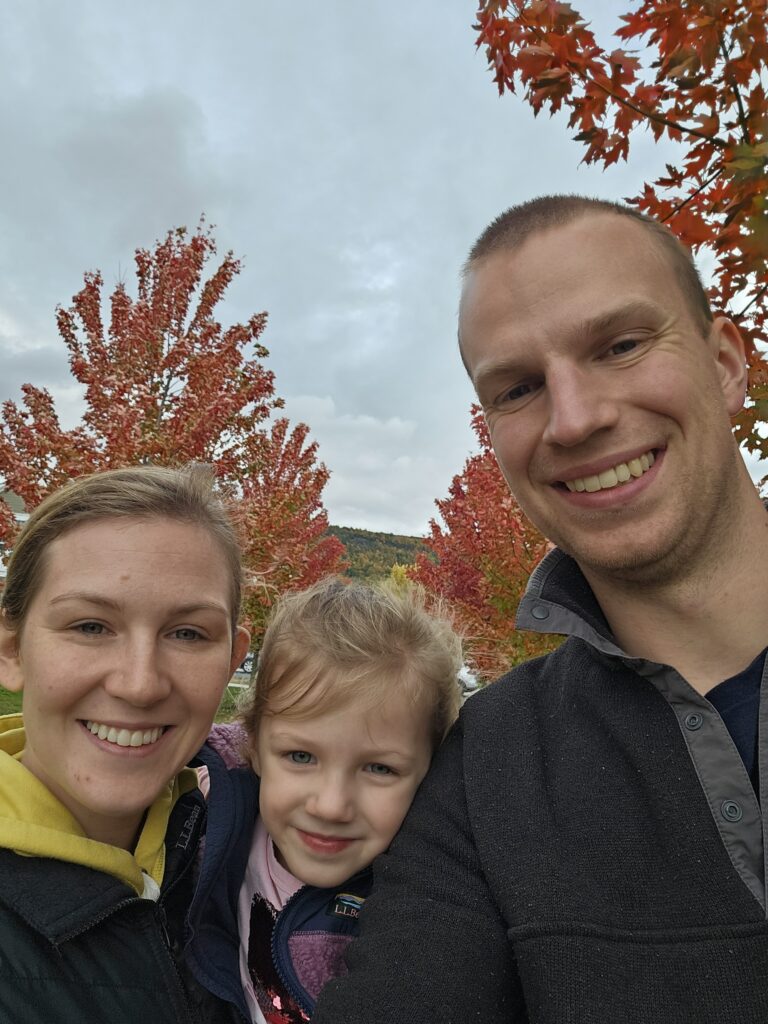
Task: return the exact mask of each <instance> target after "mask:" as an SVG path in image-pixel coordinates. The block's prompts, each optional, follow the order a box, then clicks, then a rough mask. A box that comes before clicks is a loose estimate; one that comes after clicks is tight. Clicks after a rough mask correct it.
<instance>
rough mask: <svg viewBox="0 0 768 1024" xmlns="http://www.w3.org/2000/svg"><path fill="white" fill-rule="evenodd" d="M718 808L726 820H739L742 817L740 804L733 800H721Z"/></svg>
mask: <svg viewBox="0 0 768 1024" xmlns="http://www.w3.org/2000/svg"><path fill="white" fill-rule="evenodd" d="M720 810H721V811H722V813H723V817H724V818H725V820H726V821H741V819H742V818H743V817H744V812H743V811H742V809H741V805H740V804H737V803H736V801H735V800H723V802H722V804H721V805H720Z"/></svg>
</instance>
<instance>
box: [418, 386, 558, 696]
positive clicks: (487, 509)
mask: <svg viewBox="0 0 768 1024" xmlns="http://www.w3.org/2000/svg"><path fill="white" fill-rule="evenodd" d="M472 428H473V430H474V431H475V434H476V435H477V439H478V442H479V445H480V451H479V452H478V453H477V454H476V455H473V456H471V457H470V458H469V459H467V461H466V463H465V464H464V469H463V470H462V472H461V473H459V474H457V475H456V476H455V477H454V478H453V481H452V482H451V485H450V487H449V489H448V497H447V498H443V499H441V500H438V501H437V502H436V505H437V508H438V511H439V513H440V517H441V519H442V523H440V522H438V521H436V520H434V519H433V520H432V521H431V522H430V531H429V535H428V536H427V538H426V541H425V543H426V546H427V547H428V548H429V549H430V552H431V557H430V555H425V554H419V555H418V556H417V559H416V565H415V566H414V567H411V568H410V569H409V570H408V575H409V576H410V577H411V578H412V579H415V580H417V581H418V582H419V583H422V584H423V585H424V586H425V587H426V588H427V590H429V591H431V592H432V593H435V594H438V595H440V596H441V597H443V598H445V599H446V601H448V602H449V603H450V605H451V607H452V608H453V609H454V612H455V615H456V622H457V626H458V627H459V628H460V630H461V632H462V633H463V634H464V636H465V639H466V646H467V651H468V655H469V660H470V662H471V664H472V666H473V668H474V669H476V671H477V672H478V674H479V675H480V677H481V678H482V679H484V680H485V681H488V680H491V679H494V678H496V677H497V676H499V675H501V674H502V673H503V672H506V671H507V670H508V669H509V668H510V667H511V666H512V665H514V664H517V663H518V662H520V661H523V660H525V659H527V658H530V657H533V656H534V655H537V654H543V653H545V652H547V651H550V650H552V649H553V647H555V646H556V645H557V643H559V640H556V639H555V640H553V638H551V637H546V636H542V635H540V634H538V633H528V632H518V631H517V630H515V629H514V620H515V612H516V611H517V606H518V604H519V603H520V598H521V597H522V595H523V591H524V590H525V586H526V583H527V582H528V577H529V575H530V574H531V572H532V570H533V569H534V567H535V566H536V564H537V563H538V562H539V561H540V560H541V559H542V558H543V556H544V555H545V553H546V551H547V549H548V547H549V545H548V542H547V540H546V539H545V538H544V536H543V535H542V534H541V533H539V531H538V530H537V529H536V528H535V527H534V526H533V525H532V524H531V523H530V522H529V521H528V520H527V519H526V518H525V516H524V515H523V513H522V511H521V510H520V506H519V505H518V504H517V502H516V501H515V499H514V498H513V497H512V495H511V494H510V492H509V488H508V487H507V484H506V482H505V480H504V478H503V477H502V475H501V472H500V470H499V467H498V465H497V464H496V460H495V458H494V456H493V452H492V450H491V441H490V437H489V436H488V429H487V427H486V425H485V420H484V419H483V414H482V410H481V409H480V408H479V407H478V406H473V408H472Z"/></svg>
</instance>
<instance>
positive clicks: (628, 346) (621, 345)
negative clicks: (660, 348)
mask: <svg viewBox="0 0 768 1024" xmlns="http://www.w3.org/2000/svg"><path fill="white" fill-rule="evenodd" d="M639 344H640V342H639V341H638V340H637V338H622V339H621V341H615V342H614V343H613V345H611V347H610V348H609V349H608V352H609V354H610V355H612V356H623V355H625V353H627V352H631V351H632V350H633V349H636V348H637V346H638V345H639Z"/></svg>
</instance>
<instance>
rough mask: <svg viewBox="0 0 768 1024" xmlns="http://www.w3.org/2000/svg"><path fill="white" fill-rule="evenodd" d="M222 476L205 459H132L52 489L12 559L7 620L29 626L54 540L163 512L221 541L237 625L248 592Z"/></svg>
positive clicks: (4, 597) (5, 597)
mask: <svg viewBox="0 0 768 1024" xmlns="http://www.w3.org/2000/svg"><path fill="white" fill-rule="evenodd" d="M214 479H215V478H214V473H213V469H212V467H211V466H207V465H203V464H201V463H191V464H190V465H188V466H186V467H184V468H182V469H167V468H162V467H160V466H132V467H130V468H128V469H112V470H107V471H105V472H102V473H93V474H91V475H90V476H83V477H79V478H78V479H76V480H73V481H72V482H71V483H69V484H66V485H65V486H64V487H61V488H60V489H59V490H58V491H55V492H54V493H53V494H50V495H49V496H48V497H47V498H46V499H45V500H44V501H42V502H41V503H40V504H39V505H38V506H37V508H36V509H35V510H34V511H33V512H32V514H31V515H30V517H29V519H28V520H27V522H26V523H25V524H24V526H23V528H22V530H21V533H20V534H19V536H18V538H17V540H16V542H15V544H14V546H13V553H12V554H11V557H10V559H9V561H8V575H7V577H6V582H5V589H4V590H3V592H2V602H1V606H2V611H3V617H4V620H5V624H6V626H7V627H8V628H10V629H13V630H16V631H18V630H20V629H21V628H22V627H23V625H24V619H25V617H26V615H27V611H28V610H29V606H30V604H31V602H32V601H33V599H34V597H35V595H36V594H37V592H38V591H39V589H40V586H41V583H42V580H43V575H44V572H45V565H46V553H47V551H48V547H49V546H50V544H51V542H52V541H54V540H56V539H57V538H58V537H60V536H62V534H64V533H67V532H68V531H69V530H73V529H74V528H75V527H76V526H82V525H83V524H84V523H89V522H93V521H95V520H100V519H151V518H155V517H161V518H168V519H175V520H178V521H179V522H183V523H192V524H194V525H196V526H201V527H202V528H203V529H205V530H207V531H208V533H210V534H211V536H212V537H213V538H214V539H215V540H216V541H217V543H218V545H219V547H220V549H221V552H222V554H223V555H224V558H225V561H226V564H227V568H228V570H229V575H230V603H231V607H232V626H233V628H234V627H235V626H236V625H237V619H238V616H239V614H240V601H241V593H242V566H241V561H240V545H239V543H238V539H237V534H236V532H235V528H234V526H233V523H232V519H231V517H230V515H229V512H228V509H227V507H226V505H225V503H224V501H223V499H222V498H221V497H220V496H219V495H218V494H217V493H216V492H215V490H214ZM158 571H162V566H159V567H158Z"/></svg>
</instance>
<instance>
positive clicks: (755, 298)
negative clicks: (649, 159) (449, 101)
mask: <svg viewBox="0 0 768 1024" xmlns="http://www.w3.org/2000/svg"><path fill="white" fill-rule="evenodd" d="M633 7H634V9H633V10H632V11H630V12H629V13H627V14H621V15H618V18H619V20H620V21H621V22H622V23H623V24H621V26H620V27H619V28H618V29H617V31H616V33H615V35H616V36H617V37H618V39H619V40H620V41H622V42H625V41H630V40H638V41H640V46H641V48H640V49H637V50H629V49H624V48H621V47H614V48H613V49H611V50H610V51H609V50H607V49H604V48H603V47H602V46H600V45H599V44H598V42H597V41H596V39H595V36H594V34H593V33H592V31H591V30H590V28H589V25H588V24H587V23H586V22H585V21H584V19H583V18H582V17H581V15H580V14H579V13H578V12H577V11H576V10H574V9H573V7H572V6H571V5H570V4H567V3H558V2H557V0H481V2H480V8H479V10H478V13H477V23H476V25H475V26H474V27H475V29H476V32H477V45H478V46H483V47H485V51H486V53H487V56H488V62H489V65H490V67H491V70H492V71H493V76H494V81H495V82H496V84H497V86H498V89H499V92H500V93H503V92H504V91H505V90H509V91H511V92H515V90H516V87H517V85H518V84H520V85H522V88H523V95H524V98H525V99H526V100H527V102H528V103H529V104H530V105H531V106H532V107H533V110H534V112H535V113H537V114H538V113H539V111H540V110H542V108H544V107H548V108H549V109H550V111H551V112H554V111H557V110H560V109H561V108H565V109H566V110H568V111H569V118H568V126H569V128H571V129H576V135H575V139H576V141H577V142H580V143H582V144H583V145H584V146H585V148H586V151H585V153H584V157H583V159H584V161H585V162H586V163H601V164H603V166H605V167H607V166H609V165H610V164H612V163H615V162H616V161H617V160H619V159H623V160H626V159H627V156H628V154H629V151H630V138H631V134H632V131H633V129H635V128H637V127H639V126H644V127H646V128H647V129H648V130H650V131H651V132H652V133H653V136H654V138H655V139H656V140H658V139H660V138H661V137H662V136H663V135H666V136H668V137H669V138H670V139H672V140H673V141H674V142H676V143H678V144H679V149H680V159H679V162H678V163H677V164H676V165H671V164H668V165H667V167H666V173H665V174H664V175H663V176H661V177H660V178H658V179H657V180H656V181H654V182H653V183H644V184H643V187H642V189H641V190H640V191H639V192H638V194H637V195H635V196H634V197H632V198H630V199H628V202H629V203H631V204H633V205H634V206H636V207H637V208H638V209H639V210H641V211H642V212H644V213H647V214H649V215H651V216H652V217H654V218H656V219H657V220H659V221H662V222H664V223H666V224H668V225H669V227H670V228H671V229H672V230H673V231H674V232H675V234H677V235H678V237H679V238H680V239H681V240H682V241H683V242H684V243H685V244H687V245H688V246H690V247H691V249H693V251H694V252H696V251H698V250H701V249H706V250H709V251H710V252H711V253H713V254H714V258H715V269H714V274H713V277H714V282H713V284H712V286H711V288H710V289H709V291H710V298H711V301H712V304H713V308H715V309H716V310H719V311H721V312H724V313H726V314H727V315H729V316H730V317H731V318H732V319H733V320H734V321H735V322H736V323H737V324H738V325H739V327H740V328H741V330H742V333H743V334H744V335H745V337H746V339H747V341H748V342H749V343H750V344H751V346H752V350H751V353H750V388H749V395H750V398H751V403H750V405H749V407H748V408H747V409H745V410H744V411H743V412H742V413H741V414H740V416H739V417H738V418H737V420H736V422H735V433H736V437H737V438H738V440H739V441H744V442H745V444H746V446H747V448H748V449H749V450H750V451H753V452H758V453H759V454H760V456H761V457H767V456H768V435H766V436H764V435H763V434H762V433H761V431H760V429H759V425H760V423H761V422H762V423H764V422H766V421H768V362H766V357H765V348H766V341H768V334H767V331H768V303H766V301H765V298H766V291H767V290H768V173H766V170H767V169H768V104H767V103H766V82H767V81H768V73H767V69H768V0H642V2H638V3H636V4H634V5H633Z"/></svg>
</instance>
